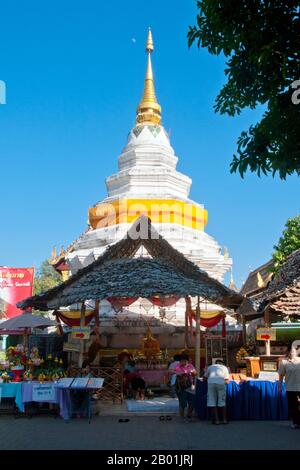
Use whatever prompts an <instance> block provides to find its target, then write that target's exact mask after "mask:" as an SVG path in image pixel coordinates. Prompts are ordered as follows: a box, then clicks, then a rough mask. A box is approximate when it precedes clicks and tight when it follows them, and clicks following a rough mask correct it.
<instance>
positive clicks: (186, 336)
mask: <svg viewBox="0 0 300 470" xmlns="http://www.w3.org/2000/svg"><path fill="white" fill-rule="evenodd" d="M188 307H189V302H188V300H187V299H185V330H184V348H185V349H187V348H188V347H189V323H188V321H189V320H188Z"/></svg>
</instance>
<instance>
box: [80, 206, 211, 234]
mask: <svg viewBox="0 0 300 470" xmlns="http://www.w3.org/2000/svg"><path fill="white" fill-rule="evenodd" d="M141 215H145V216H147V217H149V218H150V219H151V221H152V222H153V223H169V224H178V225H183V226H185V227H189V228H192V229H194V230H199V231H203V230H204V228H205V226H206V224H207V218H208V213H207V210H206V209H204V208H203V207H200V206H198V205H196V204H189V203H186V202H184V201H177V200H175V199H120V200H117V201H113V202H111V203H101V204H98V205H96V206H94V207H91V208H90V209H89V223H90V225H91V226H92V228H93V229H97V228H104V227H109V226H112V225H117V224H122V223H133V222H134V221H135V220H136V219H137V218H138V217H140V216H141Z"/></svg>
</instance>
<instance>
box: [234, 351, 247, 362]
mask: <svg viewBox="0 0 300 470" xmlns="http://www.w3.org/2000/svg"><path fill="white" fill-rule="evenodd" d="M247 356H249V353H248V351H246V349H245V348H243V347H241V348H240V349H239V351H238V352H237V354H236V356H235V359H236V362H237V363H238V364H240V365H245V364H246V359H245V357H247Z"/></svg>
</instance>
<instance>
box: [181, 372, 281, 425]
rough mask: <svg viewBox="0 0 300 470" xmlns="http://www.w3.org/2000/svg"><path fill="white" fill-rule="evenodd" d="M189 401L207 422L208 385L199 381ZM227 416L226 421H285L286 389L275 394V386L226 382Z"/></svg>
mask: <svg viewBox="0 0 300 470" xmlns="http://www.w3.org/2000/svg"><path fill="white" fill-rule="evenodd" d="M188 400H189V402H190V403H191V404H192V405H193V406H194V408H195V410H196V413H197V415H198V417H199V418H201V419H208V418H209V410H208V408H207V406H206V400H207V382H206V381H202V380H200V379H198V380H197V383H196V391H195V393H194V394H192V393H190V394H189V393H188ZM227 413H228V418H229V419H232V420H234V419H238V420H242V419H253V420H287V419H288V406H287V398H286V391H285V385H284V384H283V386H282V392H281V394H279V393H278V382H268V381H258V380H249V381H247V382H241V383H236V382H234V381H231V382H229V384H228V385H227Z"/></svg>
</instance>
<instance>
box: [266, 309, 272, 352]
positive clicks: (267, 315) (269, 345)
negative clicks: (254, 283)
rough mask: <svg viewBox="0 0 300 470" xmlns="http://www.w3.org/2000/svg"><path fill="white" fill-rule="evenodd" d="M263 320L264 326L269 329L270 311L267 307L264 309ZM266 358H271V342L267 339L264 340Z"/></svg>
mask: <svg viewBox="0 0 300 470" xmlns="http://www.w3.org/2000/svg"><path fill="white" fill-rule="evenodd" d="M264 320H265V326H266V327H270V326H271V325H270V309H269V306H267V307H266V309H265V311H264ZM265 345H266V356H271V341H270V340H269V339H267V340H266V343H265Z"/></svg>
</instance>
